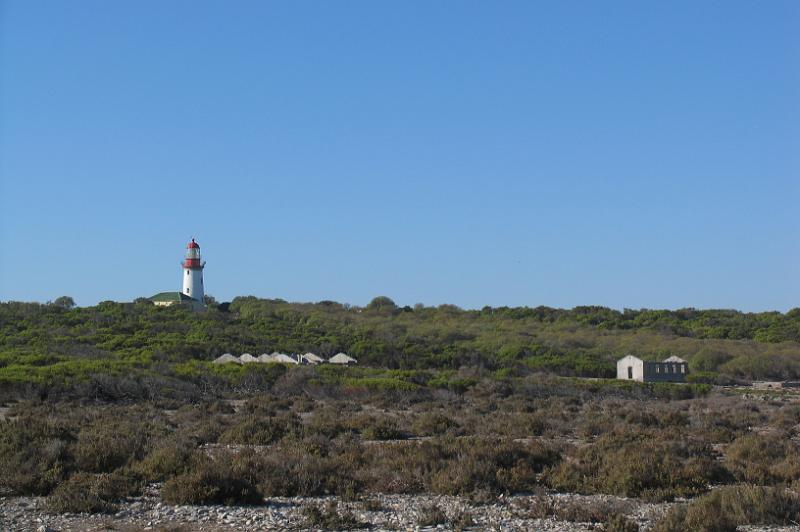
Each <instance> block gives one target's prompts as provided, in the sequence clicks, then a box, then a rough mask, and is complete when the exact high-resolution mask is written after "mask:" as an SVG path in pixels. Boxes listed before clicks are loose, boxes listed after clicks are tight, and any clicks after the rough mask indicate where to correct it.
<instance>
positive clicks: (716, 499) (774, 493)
mask: <svg viewBox="0 0 800 532" xmlns="http://www.w3.org/2000/svg"><path fill="white" fill-rule="evenodd" d="M797 521H800V497H798V496H797V495H795V494H790V493H788V492H786V491H784V490H782V489H777V488H769V487H760V486H746V485H740V486H724V487H721V488H717V489H715V490H714V491H712V492H711V493H708V494H706V495H703V496H702V497H699V498H697V499H695V500H693V501H692V502H690V503H689V504H681V505H678V506H676V507H673V508H672V509H671V510H670V511H669V512H668V513H667V514H666V515H665V516H664V517H663V518H662V519H661V520H659V521H658V522H657V523H656V525H655V527H654V528H653V531H654V532H683V531H684V530H697V531H700V532H734V531H735V530H736V528H737V527H738V526H740V525H789V524H796V523H797Z"/></svg>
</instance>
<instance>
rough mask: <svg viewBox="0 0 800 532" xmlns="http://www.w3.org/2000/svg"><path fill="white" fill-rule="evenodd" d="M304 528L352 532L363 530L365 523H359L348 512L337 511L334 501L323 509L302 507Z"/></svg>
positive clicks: (311, 506)
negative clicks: (351, 531)
mask: <svg viewBox="0 0 800 532" xmlns="http://www.w3.org/2000/svg"><path fill="white" fill-rule="evenodd" d="M303 516H304V517H305V523H304V524H305V526H306V527H308V528H322V529H323V530H353V529H357V528H364V527H365V526H367V524H366V523H362V522H360V521H359V520H358V519H357V518H356V516H355V515H354V514H353V513H352V512H350V511H349V510H344V511H339V508H338V505H337V503H336V501H333V500H331V501H328V503H327V504H326V505H325V506H324V507H320V506H317V505H313V504H309V505H306V506H304V507H303Z"/></svg>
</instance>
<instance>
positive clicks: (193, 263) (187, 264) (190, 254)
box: [183, 238, 202, 270]
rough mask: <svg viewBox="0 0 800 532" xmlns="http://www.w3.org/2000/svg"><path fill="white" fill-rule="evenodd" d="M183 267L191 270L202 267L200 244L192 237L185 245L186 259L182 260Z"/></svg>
mask: <svg viewBox="0 0 800 532" xmlns="http://www.w3.org/2000/svg"><path fill="white" fill-rule="evenodd" d="M183 267H184V268H190V269H192V270H195V269H201V268H202V266H201V264H200V245H199V244H198V243H197V242H195V241H194V238H193V239H192V241H191V242H189V244H188V245H187V246H186V260H185V261H183Z"/></svg>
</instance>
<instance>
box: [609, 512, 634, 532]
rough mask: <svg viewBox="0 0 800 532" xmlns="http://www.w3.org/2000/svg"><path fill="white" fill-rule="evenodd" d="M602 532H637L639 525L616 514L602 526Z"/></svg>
mask: <svg viewBox="0 0 800 532" xmlns="http://www.w3.org/2000/svg"><path fill="white" fill-rule="evenodd" d="M602 531H603V532H639V525H638V524H636V523H635V522H634V521H631V520H630V519H628V518H627V517H625V516H624V515H621V514H617V515H615V516H614V517H612V518H611V519H609V520H608V521H606V522H605V523H604V524H603V526H602Z"/></svg>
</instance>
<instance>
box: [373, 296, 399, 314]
mask: <svg viewBox="0 0 800 532" xmlns="http://www.w3.org/2000/svg"><path fill="white" fill-rule="evenodd" d="M367 309H368V310H388V311H389V312H394V311H395V310H397V305H396V304H395V302H394V301H392V300H391V299H390V298H388V297H386V296H378V297H376V298H374V299H373V300H372V301H370V302H369V304H368V305H367Z"/></svg>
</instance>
